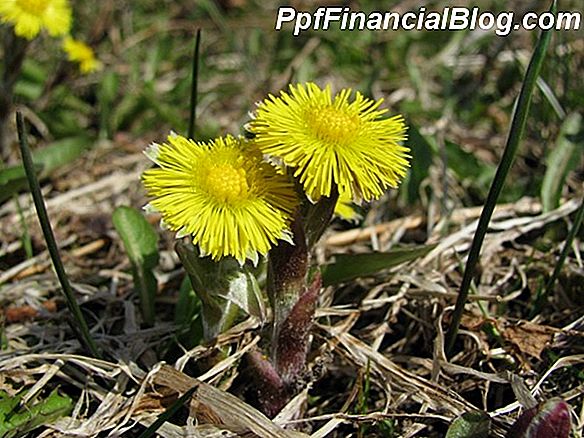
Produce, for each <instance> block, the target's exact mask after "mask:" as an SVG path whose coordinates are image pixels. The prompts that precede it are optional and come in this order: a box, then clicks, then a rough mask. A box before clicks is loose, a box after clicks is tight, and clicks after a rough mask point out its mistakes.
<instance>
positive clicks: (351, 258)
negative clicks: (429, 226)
mask: <svg viewBox="0 0 584 438" xmlns="http://www.w3.org/2000/svg"><path fill="white" fill-rule="evenodd" d="M435 247H436V245H424V246H417V247H413V248H399V249H393V250H391V251H388V252H371V253H366V254H337V255H335V256H334V257H335V261H334V262H333V263H329V264H327V265H324V266H323V267H322V282H323V286H331V285H335V284H339V283H343V282H346V281H349V280H352V279H354V278H358V277H367V276H371V275H375V274H377V273H379V272H381V271H383V270H385V269H389V268H393V267H394V266H397V265H401V264H402V263H405V262H409V261H412V260H415V259H417V258H418V257H421V256H423V255H425V254H427V253H428V252H430V251H431V250H432V249H433V248H435Z"/></svg>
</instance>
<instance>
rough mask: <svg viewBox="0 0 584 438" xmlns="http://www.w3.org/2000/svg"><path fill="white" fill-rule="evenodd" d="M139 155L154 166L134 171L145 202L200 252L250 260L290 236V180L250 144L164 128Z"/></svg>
mask: <svg viewBox="0 0 584 438" xmlns="http://www.w3.org/2000/svg"><path fill="white" fill-rule="evenodd" d="M146 155H147V156H148V157H149V158H150V159H152V160H153V161H154V162H155V163H156V164H158V165H159V166H160V167H158V168H154V169H150V170H146V171H145V172H144V174H143V175H142V181H143V183H144V186H145V187H146V190H147V191H148V194H149V195H150V196H152V197H154V199H153V200H152V201H151V202H150V204H149V205H150V206H151V207H153V208H154V210H157V211H159V212H160V213H161V214H162V220H163V222H164V223H165V224H166V225H167V226H168V227H169V228H170V229H171V230H173V231H177V232H178V236H179V237H180V236H185V235H192V237H193V242H194V243H196V244H198V245H199V248H200V249H201V252H202V253H203V254H210V255H211V256H212V258H213V259H220V258H222V257H226V256H233V257H235V258H236V259H237V260H238V261H239V262H240V263H243V262H244V261H245V259H246V258H249V259H250V260H252V261H253V262H254V263H256V262H257V259H258V254H262V255H265V254H266V253H267V252H268V251H269V249H270V248H271V247H272V246H273V245H274V244H276V242H277V240H278V239H283V240H287V241H291V233H290V231H289V228H288V225H289V223H290V218H291V215H292V213H293V211H294V209H295V207H296V203H297V201H296V195H295V193H294V190H293V185H292V183H291V182H289V181H288V179H287V178H286V177H285V176H284V175H281V174H278V173H277V172H276V170H275V168H274V167H272V166H271V165H270V164H269V163H266V162H264V161H262V155H261V153H260V152H259V150H257V148H256V147H255V146H254V144H253V143H250V142H247V141H245V140H243V139H236V138H234V137H231V136H227V137H225V138H217V139H215V140H213V141H210V142H207V143H202V142H197V143H195V142H194V141H193V140H190V139H187V138H185V137H182V136H180V135H176V134H171V135H170V136H168V143H164V144H162V145H159V144H153V145H152V146H151V147H150V148H149V149H148V150H147V151H146Z"/></svg>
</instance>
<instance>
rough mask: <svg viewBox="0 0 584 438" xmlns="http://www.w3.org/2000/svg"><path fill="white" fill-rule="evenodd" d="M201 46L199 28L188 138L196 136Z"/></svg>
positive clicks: (196, 39)
mask: <svg viewBox="0 0 584 438" xmlns="http://www.w3.org/2000/svg"><path fill="white" fill-rule="evenodd" d="M200 46H201V29H197V36H196V37H195V52H194V53H193V82H192V84H191V105H190V114H189V130H188V133H187V137H188V138H194V135H195V123H196V121H197V102H198V97H199V96H198V91H197V89H198V84H199V53H200V52H199V48H200Z"/></svg>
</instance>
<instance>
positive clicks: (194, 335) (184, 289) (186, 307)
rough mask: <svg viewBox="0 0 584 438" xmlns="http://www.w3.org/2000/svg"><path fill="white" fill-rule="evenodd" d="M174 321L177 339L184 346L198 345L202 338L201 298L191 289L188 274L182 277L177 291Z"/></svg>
mask: <svg viewBox="0 0 584 438" xmlns="http://www.w3.org/2000/svg"><path fill="white" fill-rule="evenodd" d="M174 322H175V324H176V325H177V327H178V330H177V331H178V334H177V336H178V340H179V342H180V343H181V344H182V346H183V347H184V348H187V349H190V348H193V347H195V346H197V345H199V343H200V342H201V340H202V339H203V325H202V323H201V300H200V298H199V297H198V296H197V294H196V293H195V291H194V290H193V287H192V285H191V280H190V278H189V276H188V275H186V276H185V277H184V279H183V281H182V283H181V285H180V288H179V291H178V300H177V303H176V307H175V309H174Z"/></svg>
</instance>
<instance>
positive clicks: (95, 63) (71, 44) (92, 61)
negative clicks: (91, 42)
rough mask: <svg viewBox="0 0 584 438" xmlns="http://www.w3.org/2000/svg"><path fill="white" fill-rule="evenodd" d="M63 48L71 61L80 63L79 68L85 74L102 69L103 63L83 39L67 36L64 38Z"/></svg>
mask: <svg viewBox="0 0 584 438" xmlns="http://www.w3.org/2000/svg"><path fill="white" fill-rule="evenodd" d="M63 50H65V53H67V59H68V60H69V61H72V62H77V63H79V70H80V71H81V73H83V74H88V73H91V72H94V71H96V70H100V69H101V68H102V67H103V65H102V63H101V62H100V61H99V60H98V59H96V58H95V54H94V53H93V50H92V49H91V47H89V46H88V45H87V44H85V43H84V42H82V41H78V40H74V39H73V38H71V37H69V36H67V37H65V39H63Z"/></svg>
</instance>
